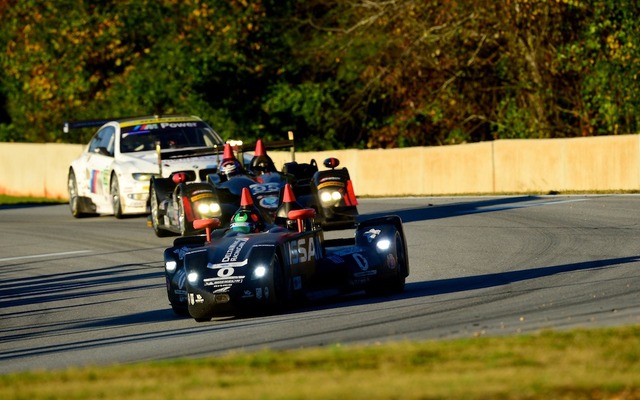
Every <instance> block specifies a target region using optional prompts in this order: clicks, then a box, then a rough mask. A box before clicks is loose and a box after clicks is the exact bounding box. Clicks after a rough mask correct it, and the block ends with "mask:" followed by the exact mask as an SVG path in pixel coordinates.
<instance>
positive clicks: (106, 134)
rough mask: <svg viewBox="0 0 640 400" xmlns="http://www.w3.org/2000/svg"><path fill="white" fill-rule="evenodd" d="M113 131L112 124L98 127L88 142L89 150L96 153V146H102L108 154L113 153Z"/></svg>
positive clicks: (114, 129)
mask: <svg viewBox="0 0 640 400" xmlns="http://www.w3.org/2000/svg"><path fill="white" fill-rule="evenodd" d="M115 131H116V128H114V127H113V126H106V127H104V128H102V129H100V130H99V131H98V132H97V133H96V135H95V136H94V137H93V139H91V142H90V143H89V152H90V153H96V152H98V148H100V147H103V148H105V149H107V152H108V153H109V154H110V155H113V149H114V139H115Z"/></svg>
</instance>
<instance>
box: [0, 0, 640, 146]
mask: <svg viewBox="0 0 640 400" xmlns="http://www.w3.org/2000/svg"><path fill="white" fill-rule="evenodd" d="M639 8H640V6H639V5H638V2H637V1H635V0H504V1H493V0H475V1H470V0H111V1H110V0H96V1H82V0H59V1H44V0H20V1H17V0H0V67H1V68H0V141H5V142H11V141H16V142H63V143H83V142H86V140H88V138H89V136H90V135H91V134H92V132H91V131H89V132H84V131H80V132H78V131H70V132H68V133H65V132H63V131H62V129H61V127H62V124H63V122H64V121H73V120H86V119H104V118H111V117H123V116H134V115H144V114H155V113H160V114H170V113H189V114H195V115H198V116H200V117H202V118H203V119H205V120H206V121H207V122H209V123H210V124H211V125H212V126H213V127H214V129H215V130H216V131H218V132H219V133H220V134H221V135H222V136H223V137H224V138H246V139H247V140H250V139H255V138H264V139H267V140H277V139H282V138H283V137H284V136H285V134H286V132H287V131H289V130H292V131H294V132H295V133H296V139H297V140H296V141H297V145H298V146H299V148H300V149H302V150H312V149H313V150H323V149H338V148H363V149H364V148H390V147H408V146H433V145H447V144H457V143H469V142H479V141H487V140H495V139H506V138H558V137H578V136H595V135H612V134H628V133H637V132H638V124H639V121H638V115H640V83H639V79H640V18H639V17H640V13H639V11H640V10H639Z"/></svg>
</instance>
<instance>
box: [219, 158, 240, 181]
mask: <svg viewBox="0 0 640 400" xmlns="http://www.w3.org/2000/svg"><path fill="white" fill-rule="evenodd" d="M241 172H242V167H241V166H240V163H239V162H238V160H235V159H231V160H226V161H223V162H222V164H220V169H219V171H218V173H219V174H220V176H221V177H223V178H227V179H228V178H231V177H232V176H235V175H239V174H240V173H241Z"/></svg>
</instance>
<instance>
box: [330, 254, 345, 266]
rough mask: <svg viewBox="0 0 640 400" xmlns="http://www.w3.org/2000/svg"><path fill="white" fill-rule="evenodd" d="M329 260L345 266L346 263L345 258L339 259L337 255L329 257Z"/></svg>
mask: <svg viewBox="0 0 640 400" xmlns="http://www.w3.org/2000/svg"><path fill="white" fill-rule="evenodd" d="M327 258H328V259H329V260H331V261H332V262H334V263H335V264H343V263H344V258H342V257H338V256H336V255H330V256H329V257H327Z"/></svg>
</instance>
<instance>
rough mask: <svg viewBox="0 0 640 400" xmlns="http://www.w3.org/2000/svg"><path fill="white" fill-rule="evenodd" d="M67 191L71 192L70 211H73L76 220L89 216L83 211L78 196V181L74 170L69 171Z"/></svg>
mask: <svg viewBox="0 0 640 400" xmlns="http://www.w3.org/2000/svg"><path fill="white" fill-rule="evenodd" d="M67 189H68V190H69V210H70V211H71V215H72V216H73V217H74V218H82V217H86V216H87V215H88V214H86V213H85V212H83V210H82V207H81V204H80V198H79V196H78V181H77V180H76V174H75V173H74V172H73V170H69V176H68V178H67Z"/></svg>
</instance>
